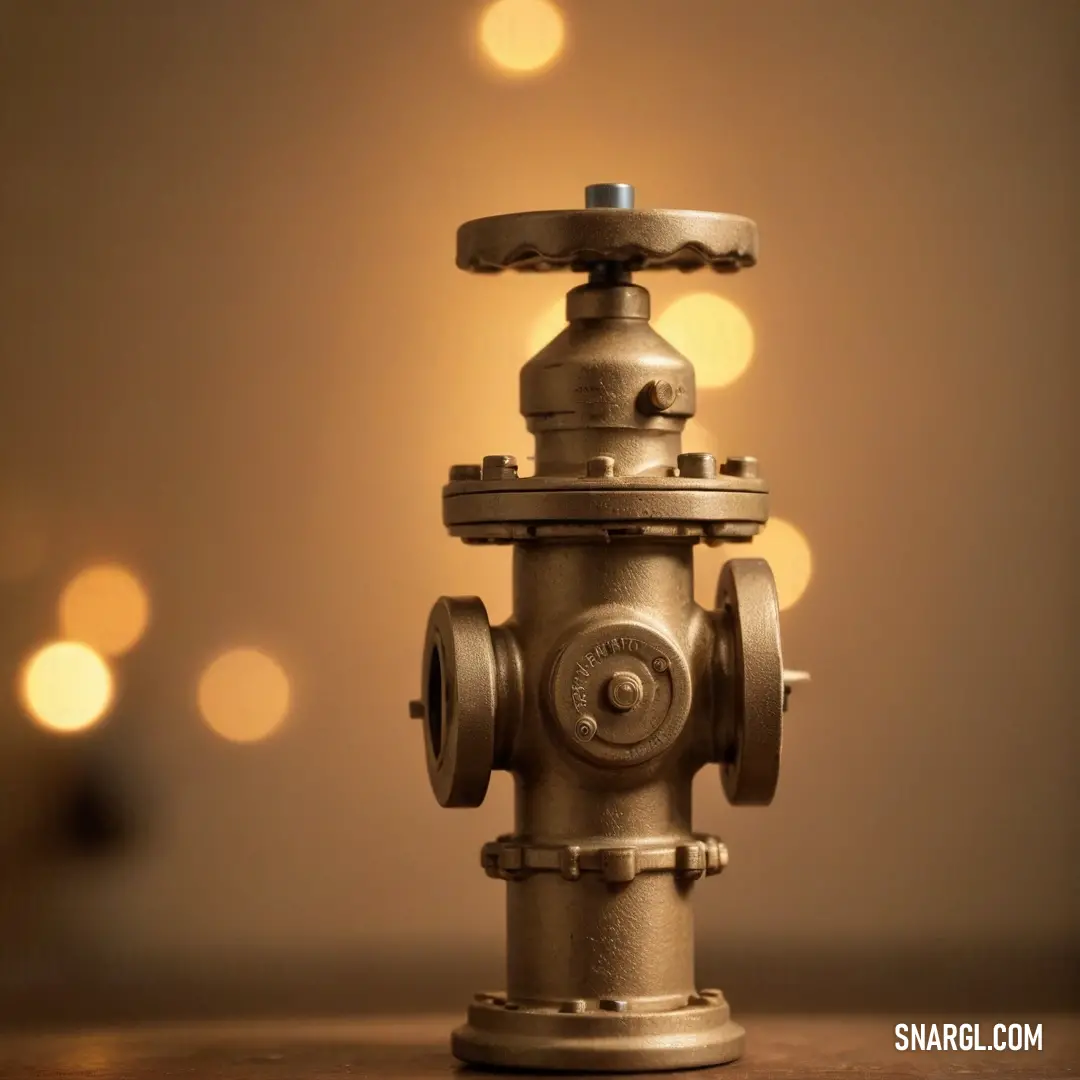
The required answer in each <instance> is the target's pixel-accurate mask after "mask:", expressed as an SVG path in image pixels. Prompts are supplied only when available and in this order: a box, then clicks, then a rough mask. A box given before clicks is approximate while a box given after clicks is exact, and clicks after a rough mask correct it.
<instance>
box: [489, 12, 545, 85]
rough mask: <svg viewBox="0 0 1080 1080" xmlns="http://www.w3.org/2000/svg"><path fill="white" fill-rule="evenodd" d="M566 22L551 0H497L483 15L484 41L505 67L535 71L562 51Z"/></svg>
mask: <svg viewBox="0 0 1080 1080" xmlns="http://www.w3.org/2000/svg"><path fill="white" fill-rule="evenodd" d="M565 40H566V26H565V23H564V21H563V16H562V12H561V11H560V10H559V9H558V7H556V6H555V4H553V3H551V0H495V3H493V4H490V5H488V7H487V8H486V9H485V11H484V14H483V15H482V16H481V18H480V44H481V45H482V46H483V49H484V52H485V53H486V54H487V56H488V57H489V58H490V59H491V60H492V61H493V62H494V63H495V64H496V65H497V66H498V67H499V68H501V69H502V70H503V71H505V72H508V73H510V74H514V75H534V74H537V73H538V72H541V71H544V70H545V69H546V68H549V67H550V66H551V65H552V64H553V63H554V62H555V60H556V59H558V56H559V54H560V53H561V52H562V49H563V44H564V42H565Z"/></svg>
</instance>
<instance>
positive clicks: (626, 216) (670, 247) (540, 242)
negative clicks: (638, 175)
mask: <svg viewBox="0 0 1080 1080" xmlns="http://www.w3.org/2000/svg"><path fill="white" fill-rule="evenodd" d="M586 202H587V205H586V206H585V208H584V209H579V210H530V211H527V212H525V213H518V214H498V215H495V216H494V217H485V218H476V219H475V220H473V221H467V222H465V224H464V225H462V226H461V227H460V228H459V229H458V235H457V264H458V266H459V267H460V268H461V269H462V270H472V271H474V272H476V273H482V274H483V273H488V274H491V273H498V272H499V271H501V270H531V271H545V270H564V269H567V270H579V271H584V270H588V269H590V268H591V267H593V266H595V265H597V264H608V265H614V266H618V267H621V268H622V269H623V270H625V271H627V272H631V271H634V272H636V271H638V270H663V269H672V270H682V271H684V272H685V271H689V270H698V269H701V268H704V267H708V268H709V269H712V270H717V271H720V272H721V273H723V272H731V271H734V270H740V269H742V268H744V267H750V266H753V265H754V263H755V261H756V260H757V226H756V225H755V224H754V222H752V221H751V220H750V219H749V218H745V217H740V216H738V215H737V214H719V213H714V212H711V211H705V210H642V209H636V208H635V207H634V189H633V188H632V187H630V185H629V184H593V185H591V186H590V187H589V188H587V189H586Z"/></svg>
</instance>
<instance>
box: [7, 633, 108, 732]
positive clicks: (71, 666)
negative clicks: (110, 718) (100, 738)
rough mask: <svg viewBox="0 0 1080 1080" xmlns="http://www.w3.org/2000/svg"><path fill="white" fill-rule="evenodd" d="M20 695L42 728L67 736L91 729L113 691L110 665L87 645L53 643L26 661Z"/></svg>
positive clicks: (101, 714)
mask: <svg viewBox="0 0 1080 1080" xmlns="http://www.w3.org/2000/svg"><path fill="white" fill-rule="evenodd" d="M19 691H20V693H19V696H20V698H21V699H22V703H23V707H24V708H25V709H26V711H27V712H28V713H29V714H30V716H31V717H32V718H33V719H34V720H35V721H36V722H37V723H38V724H39V725H40V726H41V727H43V728H45V729H46V730H47V731H56V732H62V733H64V734H69V733H71V732H76V731H85V730H86V729H87V728H90V727H93V725H94V724H96V723H97V722H98V721H99V720H100V719H101V718H102V717H103V716H104V715H105V714H106V713H107V712H108V711H109V707H110V706H111V705H112V702H113V694H114V692H115V688H114V684H113V676H112V672H111V671H110V670H109V665H108V664H107V663H106V662H105V660H104V659H103V658H102V657H101V656H100V655H99V654H98V653H97V652H95V651H94V650H93V649H92V648H90V646H89V645H86V644H85V643H83V642H81V641H55V642H52V643H51V644H49V645H45V646H43V647H42V648H41V649H39V650H38V651H37V652H36V653H34V655H33V656H31V657H30V659H29V660H27V662H26V664H25V665H24V666H23V670H22V678H21V685H20V687H19Z"/></svg>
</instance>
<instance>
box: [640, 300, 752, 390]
mask: <svg viewBox="0 0 1080 1080" xmlns="http://www.w3.org/2000/svg"><path fill="white" fill-rule="evenodd" d="M656 329H657V331H658V332H659V334H660V335H661V337H664V338H666V339H667V340H668V341H669V342H671V344H672V345H674V346H675V348H676V349H678V350H679V352H681V353H682V354H683V356H685V357H686V358H687V359H688V360H689V361H690V362H691V363H692V364H693V365H694V371H695V373H696V377H697V385H698V386H699V387H701V388H703V389H716V388H717V387H720V386H727V385H728V384H729V383H733V382H734V381H735V380H736V379H737V378H738V377H739V376H740V375H741V374H742V373H743V372H744V371H745V370H746V368H747V365H749V363H750V360H751V359H752V357H753V355H754V329H753V327H752V326H751V325H750V320H749V319H748V318H747V317H746V316H745V315H744V314H743V313H742V311H741V310H740V309H739V308H738V307H737V306H736V305H735V304H733V303H732V302H731V301H730V300H725V299H724V297H722V296H716V295H714V294H713V293H691V294H690V295H689V296H682V297H680V298H679V299H678V300H676V301H675V302H674V303H673V304H671V305H670V306H669V307H668V308H667V309H666V310H665V311H664V312H663V313H662V314H661V315H660V317H659V318H658V319H657V320H656Z"/></svg>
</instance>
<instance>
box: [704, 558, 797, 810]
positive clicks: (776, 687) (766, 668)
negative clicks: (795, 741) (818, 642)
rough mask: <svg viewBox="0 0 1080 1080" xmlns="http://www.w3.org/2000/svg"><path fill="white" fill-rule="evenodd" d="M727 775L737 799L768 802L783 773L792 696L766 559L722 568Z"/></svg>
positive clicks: (719, 603)
mask: <svg viewBox="0 0 1080 1080" xmlns="http://www.w3.org/2000/svg"><path fill="white" fill-rule="evenodd" d="M716 617H717V619H718V621H719V634H718V642H719V646H720V657H719V660H720V663H719V665H718V668H719V671H720V679H721V683H720V687H719V692H720V702H719V703H718V704H719V706H720V708H719V709H718V710H717V715H718V717H720V722H721V724H722V725H723V726H722V727H721V729H720V731H719V733H718V735H719V740H718V741H719V757H720V780H721V783H722V784H723V786H724V794H725V795H726V796H727V798H728V801H729V802H730V803H731V804H732V805H733V806H767V805H768V804H769V803H771V802H772V799H773V795H774V794H775V793H776V783H777V780H778V778H779V775H780V743H781V739H782V735H783V715H784V700H785V689H784V687H785V682H784V663H783V659H782V657H781V653H780V605H779V603H778V601H777V597H776V581H775V579H774V578H773V573H772V570H771V569H770V568H769V564H768V563H767V562H766V561H765V560H764V559H732V560H730V561H729V562H727V563H725V564H724V567H723V569H722V570H721V571H720V582H719V585H718V586H717V591H716Z"/></svg>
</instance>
